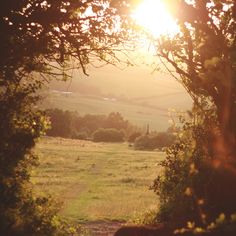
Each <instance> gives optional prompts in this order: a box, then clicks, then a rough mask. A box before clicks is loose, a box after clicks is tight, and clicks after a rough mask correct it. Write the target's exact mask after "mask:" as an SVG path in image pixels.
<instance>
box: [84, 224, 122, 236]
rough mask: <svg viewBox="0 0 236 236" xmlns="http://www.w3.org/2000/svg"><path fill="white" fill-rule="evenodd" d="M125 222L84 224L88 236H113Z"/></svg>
mask: <svg viewBox="0 0 236 236" xmlns="http://www.w3.org/2000/svg"><path fill="white" fill-rule="evenodd" d="M124 224H125V222H120V221H93V222H87V223H84V224H82V228H83V230H84V231H85V232H86V236H87V235H88V236H113V235H114V233H115V232H116V231H117V230H118V229H119V228H120V227H121V226H122V225H124Z"/></svg>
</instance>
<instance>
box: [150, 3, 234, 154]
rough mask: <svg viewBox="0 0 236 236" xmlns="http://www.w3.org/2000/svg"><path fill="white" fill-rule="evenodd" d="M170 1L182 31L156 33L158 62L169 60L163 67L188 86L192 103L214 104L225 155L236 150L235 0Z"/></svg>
mask: <svg viewBox="0 0 236 236" xmlns="http://www.w3.org/2000/svg"><path fill="white" fill-rule="evenodd" d="M166 2H168V0H166ZM169 3H170V4H171V5H172V7H170V8H172V9H173V16H174V17H175V19H176V21H177V24H178V26H179V29H180V32H179V33H178V34H177V35H176V36H175V37H172V38H170V37H168V36H163V37H161V38H159V39H157V40H156V41H155V44H156V47H157V51H158V52H157V54H158V56H159V57H160V60H161V61H162V62H164V61H165V62H168V64H165V67H166V68H167V70H168V71H169V72H170V73H171V74H172V75H173V76H174V77H175V78H176V79H177V80H178V81H180V82H181V84H182V85H183V86H184V87H185V88H186V90H187V91H188V93H189V94H190V95H191V96H192V98H193V100H194V103H195V105H198V106H201V101H200V102H199V98H205V99H206V100H207V102H208V103H209V104H211V105H212V106H214V107H215V108H216V117H217V122H218V126H219V131H220V132H221V133H222V135H223V136H224V140H225V146H226V149H228V150H229V151H228V152H229V155H231V154H230V152H233V153H234V154H235V152H236V150H235V147H236V144H235V142H236V123H235V117H236V80H235V75H236V70H235V68H236V67H235V63H236V60H235V52H236V40H235V38H236V33H235V32H236V2H235V1H234V0H227V1H225V0H220V1H219V0H217V1H216V0H204V1H202V0H196V1H187V0H180V1H175V3H174V4H173V1H169ZM173 68H174V69H175V71H176V73H175V72H173ZM200 100H201V99H200ZM202 108H203V107H202ZM234 154H233V155H234Z"/></svg>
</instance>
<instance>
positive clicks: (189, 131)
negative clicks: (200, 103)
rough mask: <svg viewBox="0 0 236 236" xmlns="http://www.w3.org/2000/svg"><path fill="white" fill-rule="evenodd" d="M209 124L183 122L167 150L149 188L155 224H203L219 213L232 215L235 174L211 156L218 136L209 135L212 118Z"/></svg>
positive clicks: (234, 206) (234, 204) (217, 156)
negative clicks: (155, 205)
mask: <svg viewBox="0 0 236 236" xmlns="http://www.w3.org/2000/svg"><path fill="white" fill-rule="evenodd" d="M209 121H211V123H206V122H204V121H202V122H199V124H195V123H194V121H193V122H185V123H184V125H183V130H182V131H181V133H180V134H179V137H178V140H177V141H176V143H175V144H174V145H172V146H171V147H170V148H168V149H167V153H166V154H167V156H166V159H165V160H164V161H163V162H162V163H161V166H162V167H163V168H162V169H163V173H162V174H161V175H159V176H158V177H157V178H156V179H155V181H154V184H153V187H152V188H153V190H154V191H155V192H156V194H157V195H158V196H159V198H160V211H159V212H158V214H157V219H158V221H169V222H176V223H177V224H178V225H185V224H186V222H187V221H188V222H195V223H196V225H207V224H209V223H211V222H213V221H214V220H215V219H216V218H217V217H218V216H219V215H220V214H221V213H225V214H226V215H230V214H233V213H235V212H236V201H235V199H236V189H235V187H234V186H236V175H235V174H234V173H232V172H231V171H230V169H229V168H228V167H227V166H224V164H223V162H222V161H224V160H222V159H221V158H222V157H220V156H219V155H218V153H217V155H215V153H216V151H217V147H215V146H214V143H215V140H217V139H218V138H219V137H220V134H218V133H217V134H214V135H212V130H214V129H215V127H214V118H212V119H209ZM218 144H219V143H218ZM231 165H232V163H231ZM234 165H235V164H234ZM231 167H233V166H231Z"/></svg>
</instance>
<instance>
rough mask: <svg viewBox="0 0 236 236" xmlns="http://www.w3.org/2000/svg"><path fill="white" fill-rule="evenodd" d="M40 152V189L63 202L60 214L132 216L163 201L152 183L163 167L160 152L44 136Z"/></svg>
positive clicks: (81, 218)
mask: <svg viewBox="0 0 236 236" xmlns="http://www.w3.org/2000/svg"><path fill="white" fill-rule="evenodd" d="M36 153H38V155H39V159H40V165H39V167H38V168H37V169H36V170H35V172H34V174H33V177H32V181H33V182H34V183H36V191H37V192H38V193H44V192H47V193H51V194H52V195H53V196H55V197H56V198H57V199H58V200H60V201H62V202H63V205H62V210H61V214H62V215H63V216H65V217H66V218H67V219H69V220H71V221H74V222H88V221H89V222H91V221H104V220H109V221H112V220H113V221H114V220H119V221H127V220H131V219H133V218H135V217H137V215H139V214H142V213H143V212H146V211H148V210H149V209H153V208H156V207H157V205H158V199H157V196H156V195H155V194H154V193H153V192H152V191H151V190H149V186H150V185H151V183H152V181H153V179H154V178H155V177H156V175H157V173H158V171H160V168H159V167H158V163H159V162H160V161H161V160H162V159H163V158H164V154H163V153H161V152H146V151H134V150H133V149H132V148H131V147H128V145H127V144H126V143H123V144H116V143H115V144H107V143H106V144H105V143H93V142H89V141H79V140H69V139H68V140H67V139H62V138H49V137H44V138H42V139H41V140H40V141H39V143H38V144H37V146H36Z"/></svg>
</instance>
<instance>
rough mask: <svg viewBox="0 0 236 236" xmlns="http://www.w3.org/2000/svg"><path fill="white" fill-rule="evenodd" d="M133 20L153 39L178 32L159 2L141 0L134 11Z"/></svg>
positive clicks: (159, 0) (155, 0) (158, 0)
mask: <svg viewBox="0 0 236 236" xmlns="http://www.w3.org/2000/svg"><path fill="white" fill-rule="evenodd" d="M133 18H134V19H135V21H136V22H137V23H138V24H139V25H140V26H142V27H143V28H145V29H146V30H147V31H149V32H150V33H151V34H152V35H153V36H154V37H158V36H160V35H163V34H168V35H174V34H175V33H177V32H178V26H177V24H176V23H175V21H174V20H173V18H172V17H171V16H170V14H169V13H168V10H167V9H166V7H165V6H164V4H163V3H162V1H161V0H143V1H142V2H141V4H140V5H139V6H138V7H137V8H136V10H135V11H134V14H133Z"/></svg>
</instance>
